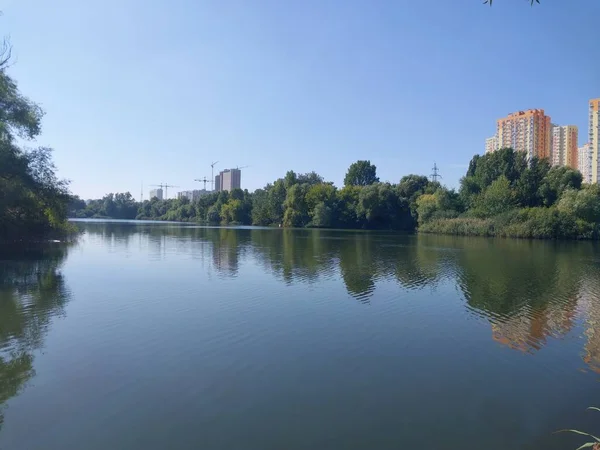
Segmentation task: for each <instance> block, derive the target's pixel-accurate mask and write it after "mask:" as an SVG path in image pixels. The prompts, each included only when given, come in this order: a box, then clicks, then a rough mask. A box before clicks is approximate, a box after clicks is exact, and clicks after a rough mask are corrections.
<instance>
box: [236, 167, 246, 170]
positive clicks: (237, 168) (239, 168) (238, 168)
mask: <svg viewBox="0 0 600 450" xmlns="http://www.w3.org/2000/svg"><path fill="white" fill-rule="evenodd" d="M247 167H250V166H242V167H240V166H238V167H236V168H235V169H236V170H241V169H246V168H247Z"/></svg>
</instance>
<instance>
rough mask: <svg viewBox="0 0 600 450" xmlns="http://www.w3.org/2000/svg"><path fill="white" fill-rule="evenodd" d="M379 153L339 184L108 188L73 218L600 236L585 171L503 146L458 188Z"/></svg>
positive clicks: (598, 191)
mask: <svg viewBox="0 0 600 450" xmlns="http://www.w3.org/2000/svg"><path fill="white" fill-rule="evenodd" d="M376 172H377V169H376V166H375V165H374V164H371V162H370V161H357V162H355V163H354V164H352V165H351V166H350V167H349V169H348V171H347V173H346V176H345V178H344V186H343V187H342V188H337V187H336V186H334V184H333V183H332V182H328V181H325V180H324V179H323V177H322V176H320V175H319V174H317V173H316V172H310V173H305V174H298V173H296V172H294V171H288V172H287V173H286V175H285V176H284V177H283V178H279V179H277V180H275V181H274V182H272V183H269V184H267V185H266V186H265V187H264V188H262V189H257V190H256V191H254V192H252V193H251V192H248V191H247V190H241V189H234V190H233V191H231V192H215V193H211V194H209V195H206V196H204V197H201V198H199V199H198V200H196V201H193V202H191V201H190V200H188V199H187V198H182V199H177V200H175V199H171V200H158V199H157V198H153V199H151V200H146V201H144V202H143V203H139V202H135V200H134V199H133V198H132V196H131V194H129V193H126V194H109V195H107V196H105V197H104V198H102V199H100V200H93V201H90V202H88V204H85V202H82V201H81V200H80V199H74V200H73V202H72V203H71V205H70V208H69V213H70V214H71V216H73V217H111V218H118V219H151V220H169V221H184V222H189V221H192V222H200V223H206V224H215V225H216V224H222V225H260V226H282V227H295V228H304V227H314V228H350V229H378V230H398V231H408V232H411V231H415V230H417V229H418V230H419V231H421V232H427V233H443V234H458V235H479V236H507V237H508V236H510V237H527V238H570V239H573V238H577V239H597V238H598V237H599V236H600V228H599V226H598V223H599V222H600V187H599V186H598V185H596V184H594V185H584V184H582V176H581V173H579V171H577V170H574V169H571V168H569V167H551V166H550V164H549V162H548V161H547V160H546V159H538V158H532V159H529V160H528V159H527V156H526V155H525V153H523V152H516V151H514V150H512V149H509V148H507V149H502V150H499V151H496V152H493V153H490V154H486V155H483V156H480V155H475V156H474V157H473V159H472V160H471V162H470V164H469V167H468V169H467V173H466V174H465V176H464V177H463V178H462V179H461V181H460V188H459V190H458V191H456V190H454V189H448V188H447V187H445V186H442V185H441V184H440V183H438V182H433V181H430V180H429V179H428V178H427V177H425V176H423V175H414V174H413V175H407V176H404V177H403V178H401V179H400V181H399V182H398V183H397V184H393V183H387V182H380V181H379V178H378V177H377V173H376Z"/></svg>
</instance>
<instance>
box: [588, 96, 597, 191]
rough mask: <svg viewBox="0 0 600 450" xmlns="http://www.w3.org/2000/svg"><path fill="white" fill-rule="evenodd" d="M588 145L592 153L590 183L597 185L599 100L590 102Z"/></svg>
mask: <svg viewBox="0 0 600 450" xmlns="http://www.w3.org/2000/svg"><path fill="white" fill-rule="evenodd" d="M589 118H590V121H589V134H590V136H589V144H590V149H591V152H592V183H598V181H599V175H600V158H599V157H598V154H599V153H600V98H596V99H593V100H590V117H589Z"/></svg>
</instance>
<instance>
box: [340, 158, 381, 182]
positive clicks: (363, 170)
mask: <svg viewBox="0 0 600 450" xmlns="http://www.w3.org/2000/svg"><path fill="white" fill-rule="evenodd" d="M378 182H379V178H377V167H375V165H374V164H371V161H356V162H355V163H352V164H351V165H350V167H349V168H348V172H346V176H345V177H344V186H369V185H371V184H374V183H378Z"/></svg>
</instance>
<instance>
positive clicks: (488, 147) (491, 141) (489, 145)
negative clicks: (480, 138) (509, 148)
mask: <svg viewBox="0 0 600 450" xmlns="http://www.w3.org/2000/svg"><path fill="white" fill-rule="evenodd" d="M496 150H498V139H497V138H496V136H492V137H490V138H487V139H486V140H485V152H486V153H491V152H495V151H496Z"/></svg>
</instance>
